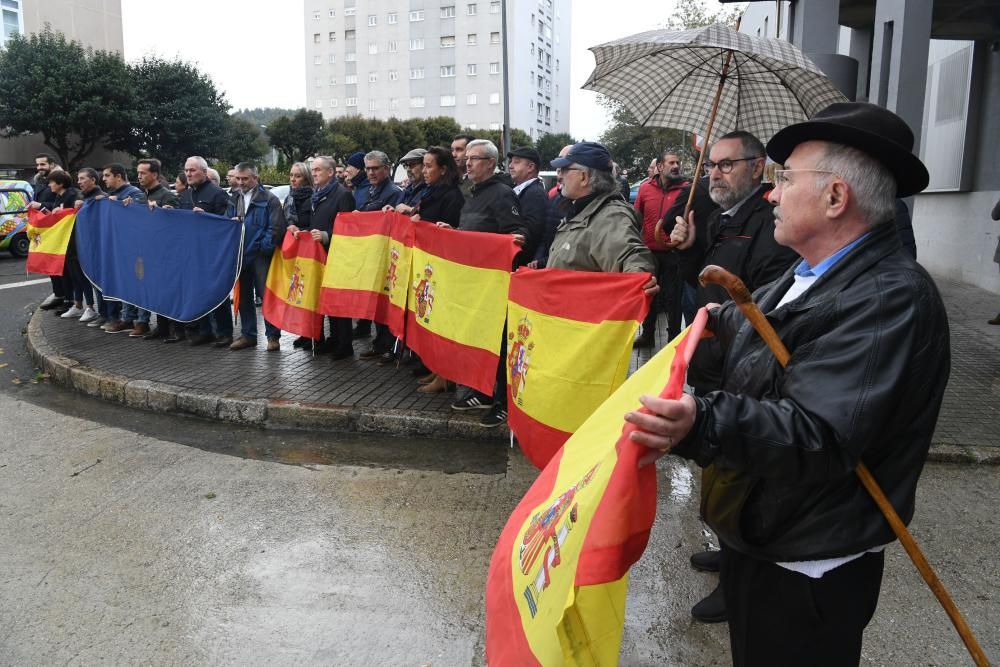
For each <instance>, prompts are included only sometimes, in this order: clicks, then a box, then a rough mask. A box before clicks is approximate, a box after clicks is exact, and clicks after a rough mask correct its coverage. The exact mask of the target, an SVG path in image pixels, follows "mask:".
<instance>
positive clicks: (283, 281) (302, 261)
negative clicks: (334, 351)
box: [263, 233, 326, 339]
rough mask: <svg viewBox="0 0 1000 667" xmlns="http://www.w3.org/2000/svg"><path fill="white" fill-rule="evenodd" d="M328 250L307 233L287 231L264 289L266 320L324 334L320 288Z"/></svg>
mask: <svg viewBox="0 0 1000 667" xmlns="http://www.w3.org/2000/svg"><path fill="white" fill-rule="evenodd" d="M325 262H326V250H324V249H323V244H321V243H320V242H319V241H314V240H313V238H312V236H310V235H309V234H308V233H301V234H299V236H298V238H295V237H294V236H292V235H291V234H285V240H284V242H283V243H282V244H281V251H280V252H276V253H274V256H273V257H272V258H271V268H270V270H268V272H267V289H266V290H265V291H264V309H263V311H264V319H266V320H267V321H268V322H271V323H272V324H274V326H276V327H278V328H279V329H281V330H283V331H288V332H291V333H293V334H298V335H299V336H306V337H307V338H313V339H316V338H320V337H321V336H322V335H323V314H322V313H320V312H319V309H318V306H319V290H320V284H321V281H322V279H323V265H324V264H325Z"/></svg>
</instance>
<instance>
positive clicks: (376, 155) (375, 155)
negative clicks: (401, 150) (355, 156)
mask: <svg viewBox="0 0 1000 667" xmlns="http://www.w3.org/2000/svg"><path fill="white" fill-rule="evenodd" d="M375 160H378V161H379V162H381V163H382V166H383V167H391V166H392V162H390V161H389V156H388V155H386V154H385V153H383V152H382V151H369V152H368V153H365V162H368V161H375Z"/></svg>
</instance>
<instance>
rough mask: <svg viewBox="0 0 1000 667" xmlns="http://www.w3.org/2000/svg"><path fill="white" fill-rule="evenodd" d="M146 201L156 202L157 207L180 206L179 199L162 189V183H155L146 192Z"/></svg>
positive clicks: (164, 188)
mask: <svg viewBox="0 0 1000 667" xmlns="http://www.w3.org/2000/svg"><path fill="white" fill-rule="evenodd" d="M146 201H147V202H156V205H157V206H173V207H174V208H177V206H179V205H180V197H178V196H177V195H176V194H174V193H173V192H171V191H170V190H168V189H167V188H166V187H164V185H163V184H162V183H157V184H156V185H154V186H153V187H152V188H150V189H149V190H146Z"/></svg>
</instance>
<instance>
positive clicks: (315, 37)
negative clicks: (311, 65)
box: [4, 12, 319, 44]
mask: <svg viewBox="0 0 1000 667" xmlns="http://www.w3.org/2000/svg"><path fill="white" fill-rule="evenodd" d="M6 17H7V12H4V18H6ZM6 27H7V26H6V25H4V28H6ZM5 32H6V30H5ZM313 44H319V33H318V32H314V33H313Z"/></svg>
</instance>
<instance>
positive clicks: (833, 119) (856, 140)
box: [767, 102, 930, 197]
mask: <svg viewBox="0 0 1000 667" xmlns="http://www.w3.org/2000/svg"><path fill="white" fill-rule="evenodd" d="M806 141H829V142H832V143H835V144H843V145H845V146H850V147H852V148H856V149H858V150H859V151H862V152H863V153H867V154H868V155H870V156H871V157H873V158H874V159H876V160H878V161H879V162H881V163H882V164H883V165H884V166H885V168H886V169H888V170H889V172H890V173H891V174H892V176H893V178H895V179H896V196H897V197H909V196H910V195H915V194H917V193H918V192H920V191H922V190H923V189H924V188H926V187H927V183H928V182H929V181H930V176H929V175H928V173H927V167H925V166H924V163H923V162H921V161H920V158H918V157H917V156H916V155H914V154H913V132H912V131H911V130H910V128H909V127H908V126H907V124H906V122H905V121H904V120H903V119H902V118H900V117H899V116H897V115H896V114H894V113H893V112H891V111H889V110H888V109H885V108H883V107H880V106H877V105H875V104H868V103H867V102H837V103H836V104H831V105H830V106H828V107H827V108H825V109H823V110H822V111H820V112H819V113H817V114H816V115H815V116H813V117H812V118H811V119H810V120H807V121H806V122H804V123H796V124H795V125H789V126H788V127H786V128H784V129H782V130H781V131H780V132H778V133H777V134H776V135H774V136H773V137H771V140H770V141H769V142H767V154H768V155H769V156H771V159H772V160H774V161H775V162H780V163H784V162H785V160H787V159H788V156H789V155H791V153H792V151H793V150H795V147H796V146H798V145H799V144H801V143H803V142H806Z"/></svg>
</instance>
